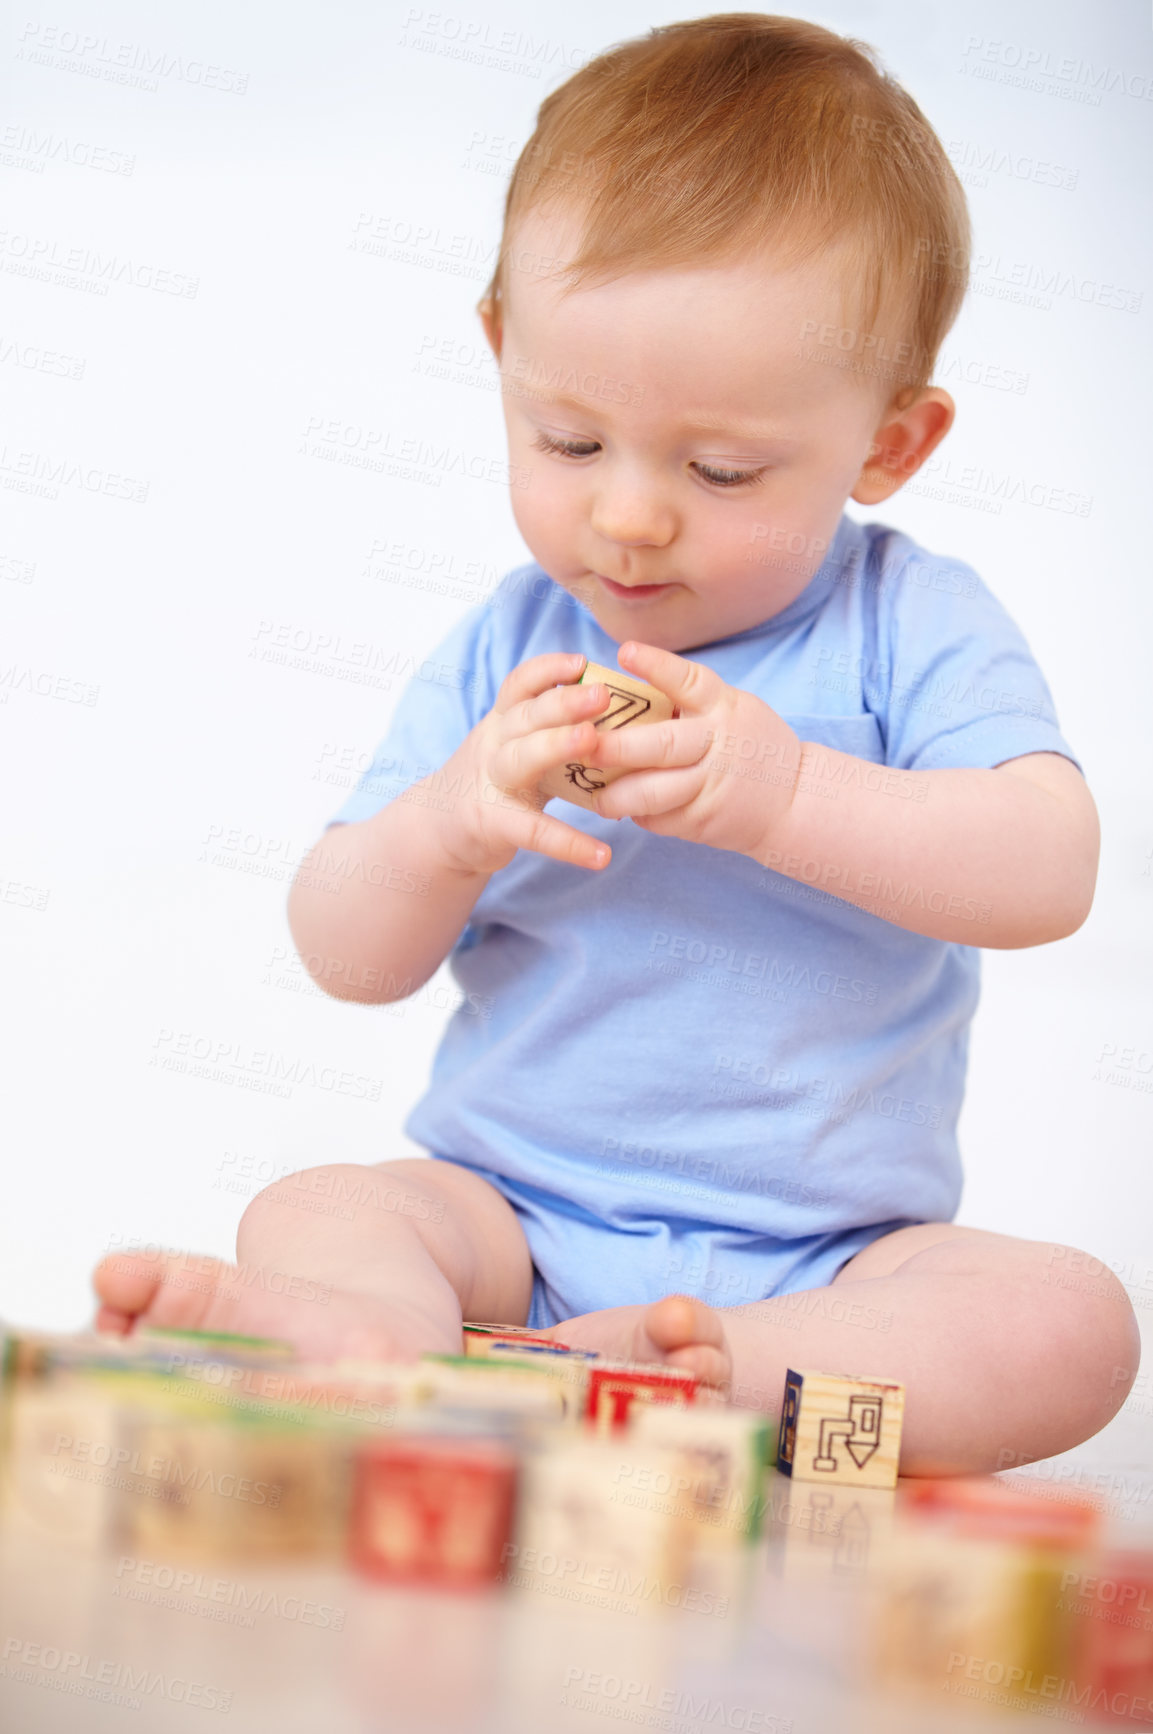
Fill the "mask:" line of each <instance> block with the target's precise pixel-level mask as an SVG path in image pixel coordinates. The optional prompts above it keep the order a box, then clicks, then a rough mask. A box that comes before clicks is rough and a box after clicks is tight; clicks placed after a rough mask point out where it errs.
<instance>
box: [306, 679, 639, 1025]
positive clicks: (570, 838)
mask: <svg viewBox="0 0 1153 1734" xmlns="http://www.w3.org/2000/svg"><path fill="white" fill-rule="evenodd" d="M584 661H585V659H584V657H583V656H580V655H569V654H562V653H557V654H552V655H547V656H534V657H532V658H530V659H529V660H528V661H527V662H523V663H521V664H520V665H519V666H518V667H516V668H514V669H513V670H512V672H511V673H510V674H509V675H508V677H507V679H506V680H505V682H504V684H503V685H502V686H501V689H500V692H499V693H498V694H497V698H496V702H495V704H494V705H493V708H492V710H491V711H490V712H489V713H488V715H487V716H485V717H483V718H482V719H481V721H480V722H479V723H478V724H477V726H476V728H474V729H473V730H472V731H471V732H470V733H469V734H468V735H467V736H466V738H465V740H464V741H463V742H462V743H461V745H460V747H459V748H458V749H457V751H456V752H455V753H454V754H453V755H452V757H451V758H450V759H449V760H448V761H447V763H446V764H445V765H443V766H442V767H441V769H440V770H439V771H436V772H434V773H433V774H432V775H431V776H428V777H425V778H424V779H422V781H420V782H418V783H414V784H413V785H411V787H410V788H408V789H406V790H405V791H404V792H403V793H402V794H401V795H399V796H398V797H397V798H396V799H395V800H394V801H391V802H389V804H388V805H387V806H386V807H384V808H383V809H382V810H381V811H380V812H379V813H376V814H375V815H374V816H373V817H372V818H371V819H365V820H362V821H361V822H360V823H359V824H347V825H339V826H336V827H334V828H333V829H332V830H330V831H328V832H326V833H325V835H324V836H323V837H322V838H321V839H320V841H319V842H318V843H317V844H316V845H315V847H314V848H313V849H312V850H311V851H310V852H309V854H308V855H307V856H306V858H305V860H304V861H303V862H302V863H301V866H300V868H299V870H298V872H297V875H296V879H295V881H294V883H293V886H292V890H291V892H290V894H289V902H288V921H289V927H290V928H291V931H292V937H293V941H294V942H295V944H296V947H297V949H298V951H299V952H300V954H301V957H302V958H303V960H304V963H305V966H306V968H307V969H308V971H309V974H310V975H311V976H312V978H313V980H314V981H316V982H317V983H318V985H319V986H321V987H322V988H324V989H325V991H326V992H328V993H330V994H332V995H333V996H334V997H335V998H337V999H351V1000H360V1001H363V1002H366V1003H369V1004H374V1005H380V1004H387V1003H389V1002H391V1001H393V1000H399V999H406V998H407V997H408V995H409V994H412V993H415V992H416V991H417V989H418V988H420V987H422V986H423V985H424V983H425V982H426V981H427V980H428V979H429V977H430V976H431V975H433V974H435V972H436V970H437V969H438V968H439V967H440V965H441V963H442V962H443V961H444V959H445V957H446V956H447V955H448V953H449V951H450V950H451V949H452V946H453V945H454V943H455V942H456V940H457V938H458V937H459V935H460V933H461V931H462V929H463V928H464V926H465V923H466V922H467V921H468V918H469V915H470V913H471V911H472V908H473V905H474V904H475V903H476V900H477V898H478V897H479V896H480V894H481V892H482V891H483V890H484V887H485V886H486V885H487V883H488V880H489V878H490V876H491V875H492V874H493V873H494V872H495V871H496V870H497V869H498V868H499V867H504V866H506V865H507V864H508V862H509V861H511V860H512V858H513V856H514V855H515V854H516V851H517V849H518V848H519V849H533V850H536V851H537V852H539V853H540V854H543V855H550V856H552V857H553V858H554V859H556V860H558V861H566V862H571V863H572V864H573V865H574V866H578V867H590V868H598V867H603V866H604V865H605V864H606V862H607V861H608V859H609V856H610V851H609V849H608V847H607V846H606V845H605V844H603V843H600V842H598V840H597V839H596V838H594V837H589V836H587V835H586V834H585V833H584V832H583V831H578V830H576V829H575V828H574V827H573V826H571V825H566V824H564V823H563V822H562V821H561V820H559V819H556V818H553V817H552V816H551V814H545V813H544V812H542V810H541V809H542V808H543V806H544V804H545V801H546V800H547V796H545V795H542V794H540V793H539V791H538V790H537V788H536V784H537V782H538V781H539V779H540V778H541V776H543V775H544V774H545V773H546V772H547V771H548V770H550V769H552V768H553V767H554V766H555V765H560V764H563V763H564V762H565V760H566V759H572V758H580V757H582V755H587V753H589V752H590V751H591V750H592V747H593V744H594V743H595V740H596V738H597V737H596V733H595V730H594V728H593V724H592V722H591V721H590V720H587V719H590V718H592V717H594V716H596V715H598V714H599V712H600V711H601V710H603V708H604V706H605V703H606V699H607V694H606V693H605V691H604V689H603V687H601V686H599V685H586V686H580V685H563V686H561V685H557V684H556V683H557V682H559V681H565V682H572V681H574V680H575V678H576V676H577V675H578V674H579V673H580V670H581V668H582V667H583V666H584Z"/></svg>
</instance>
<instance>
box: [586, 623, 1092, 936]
mask: <svg viewBox="0 0 1153 1734" xmlns="http://www.w3.org/2000/svg"><path fill="white" fill-rule="evenodd" d="M618 657H619V660H620V663H621V666H622V668H624V669H625V670H626V671H627V672H628V673H629V674H631V675H633V676H634V677H635V678H637V679H640V680H647V681H649V682H650V683H651V684H652V685H654V686H656V687H658V688H659V690H660V691H661V692H663V693H665V694H666V695H667V696H668V697H669V698H670V699H671V700H672V701H673V702H674V703H675V704H676V705H677V706H678V708H679V711H680V715H679V717H678V718H676V719H675V720H673V721H669V722H659V723H653V724H651V725H650V726H649V727H647V728H644V729H617V730H615V731H614V730H606V731H604V732H603V733H602V734H600V735H599V736H598V739H597V744H596V746H595V748H594V754H593V757H592V759H591V761H590V762H591V763H592V764H594V765H597V766H599V767H601V768H603V769H610V768H611V769H614V770H622V771H629V772H631V773H634V774H630V775H627V776H620V777H618V778H617V779H616V780H615V781H614V782H612V783H611V784H610V785H609V786H608V787H607V788H605V789H603V790H602V791H601V792H600V793H599V794H597V795H596V796H595V797H594V798H595V803H596V810H597V811H598V812H599V813H602V814H603V815H604V816H605V817H606V818H612V819H619V818H623V817H625V816H626V815H627V816H629V817H631V818H633V819H635V821H636V823H637V824H638V825H643V826H644V827H645V828H646V829H648V830H651V831H654V832H656V833H657V834H658V835H660V836H671V837H683V838H686V839H687V840H688V841H690V842H695V843H708V844H711V845H712V846H713V847H714V848H718V849H732V850H736V851H737V852H738V853H740V854H742V855H748V856H750V857H751V858H752V859H753V860H754V861H757V862H759V863H760V864H761V866H762V867H771V868H773V869H774V870H775V871H776V872H778V873H782V874H784V875H785V876H786V877H787V878H790V879H798V880H800V881H801V882H802V883H804V884H806V885H812V886H814V887H816V888H818V889H821V890H824V891H827V892H829V893H830V894H831V895H833V896H834V897H842V898H844V899H845V900H846V901H847V902H849V903H855V904H857V905H858V906H859V907H860V908H862V909H867V910H869V911H870V912H871V913H873V914H875V915H879V916H880V917H881V918H882V919H883V920H885V921H890V922H892V923H893V924H894V925H895V926H897V927H904V928H907V929H908V930H909V931H910V932H911V933H923V934H926V935H928V936H929V937H930V938H932V939H948V940H955V941H957V942H958V943H960V944H962V945H983V946H999V947H1009V946H1020V945H1041V944H1043V943H1044V942H1045V941H1047V940H1051V939H1062V938H1064V936H1065V935H1066V934H1069V933H1072V932H1074V931H1075V929H1076V928H1078V927H1080V925H1081V923H1082V922H1083V921H1084V919H1085V917H1086V915H1087V914H1088V913H1089V906H1090V904H1091V902H1092V899H1093V885H1094V881H1095V878H1096V872H1097V850H1098V836H1099V833H1098V825H1097V809H1096V807H1095V806H1094V804H1093V797H1092V796H1091V795H1090V793H1089V790H1088V788H1087V787H1086V784H1085V780H1084V778H1083V777H1082V776H1081V773H1080V771H1078V769H1077V767H1076V766H1075V765H1074V764H1073V763H1072V762H1071V761H1070V760H1069V759H1066V758H1064V757H1062V755H1061V754H1060V753H1056V752H1034V753H1027V754H1022V755H1021V756H1019V757H1017V758H1014V759H1007V760H1006V761H1005V762H1004V763H1002V764H1001V765H999V766H997V767H996V768H995V769H993V770H979V769H957V770H939V771H937V770H933V771H906V770H899V769H897V768H896V767H894V766H890V765H877V764H873V763H872V761H871V760H868V759H859V758H854V757H853V756H852V755H851V754H849V753H841V752H837V751H836V750H835V749H834V748H832V747H825V746H819V745H816V744H815V743H813V742H809V741H802V740H801V739H800V737H799V736H798V735H797V733H796V731H795V730H794V729H792V728H791V727H790V726H789V724H788V723H787V722H786V721H785V719H784V718H783V717H782V716H779V715H778V714H777V712H776V711H775V710H772V709H771V708H770V706H769V705H767V704H765V702H764V700H763V699H760V698H758V697H757V696H756V695H755V694H754V693H750V692H745V691H744V690H743V689H742V688H740V687H732V686H729V685H728V684H727V683H726V682H725V681H723V680H722V679H721V678H720V676H719V675H718V674H716V673H715V672H714V671H713V670H712V669H711V668H709V667H707V666H706V665H705V664H704V663H697V662H691V661H689V660H688V659H687V658H685V657H682V656H677V655H674V654H673V653H672V652H671V651H667V650H661V649H658V648H657V647H656V646H655V645H650V644H643V643H641V642H639V641H638V640H636V639H629V640H627V641H626V642H625V643H624V644H622V645H621V647H620V651H619V652H618Z"/></svg>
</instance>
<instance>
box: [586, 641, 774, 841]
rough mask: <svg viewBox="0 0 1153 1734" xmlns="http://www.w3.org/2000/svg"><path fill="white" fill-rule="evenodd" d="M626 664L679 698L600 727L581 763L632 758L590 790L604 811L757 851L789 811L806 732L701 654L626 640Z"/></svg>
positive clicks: (669, 832)
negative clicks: (670, 710)
mask: <svg viewBox="0 0 1153 1734" xmlns="http://www.w3.org/2000/svg"><path fill="white" fill-rule="evenodd" d="M617 661H618V662H619V663H620V665H621V667H622V668H623V669H624V670H625V672H626V673H628V674H631V675H632V676H634V678H635V679H637V680H645V681H648V683H649V685H650V686H655V687H657V688H658V689H659V690H660V691H661V692H663V693H665V694H666V695H667V697H669V698H670V699H671V700H672V701H673V703H674V704H675V705H678V706H679V707H680V713H681V714H680V716H679V717H677V718H675V719H674V720H673V721H671V722H661V723H651V724H649V725H648V726H647V727H646V728H643V729H618V730H615V731H609V730H604V731H600V730H597V731H595V732H596V746H595V748H594V750H593V752H592V754H591V755H585V754H583V753H582V757H584V758H585V762H586V763H588V764H592V765H597V766H600V767H601V768H602V769H604V770H609V769H615V768H616V767H617V766H623V767H626V768H627V769H628V770H629V772H630V773H631V774H630V775H628V776H622V777H617V778H616V779H615V780H614V781H613V782H612V783H610V784H609V785H608V786H607V788H605V789H604V790H603V792H602V793H600V794H597V795H596V796H594V797H593V799H594V801H595V805H596V810H597V812H598V813H601V814H603V816H604V817H605V818H606V819H624V818H630V819H632V820H633V822H634V823H635V824H637V825H640V826H642V827H643V828H644V829H645V830H646V831H653V832H655V833H656V834H657V835H658V836H661V837H683V838H684V839H685V840H686V842H690V843H708V844H710V845H711V846H712V847H713V848H714V849H732V850H735V851H736V852H737V853H738V854H741V855H755V854H756V853H757V851H758V850H759V849H760V848H761V847H762V846H763V845H764V843H765V840H766V838H767V837H768V836H769V834H770V833H771V832H772V830H773V829H774V828H775V826H776V825H777V824H778V823H779V821H780V820H781V819H782V818H783V817H784V815H785V814H786V813H787V812H788V809H789V805H790V803H791V801H792V797H793V789H794V787H795V784H796V779H797V772H798V769H799V766H800V755H801V741H800V737H799V735H797V733H796V732H795V730H793V729H791V728H790V727H789V725H788V723H786V722H785V721H783V719H782V718H781V717H779V716H778V715H777V713H776V711H775V710H772V709H770V707H769V706H768V705H767V704H765V703H764V701H763V700H762V699H759V698H756V697H755V696H754V695H753V694H752V693H751V692H744V691H742V690H741V688H740V687H735V686H729V685H728V684H727V683H726V682H725V681H723V680H722V679H721V677H720V675H719V674H715V673H714V672H713V670H712V669H711V668H706V667H705V665H704V663H701V662H689V661H688V660H687V658H685V657H683V656H676V655H674V653H673V652H672V651H671V650H658V649H657V647H656V646H655V645H652V644H641V643H638V642H637V640H635V639H628V640H626V641H625V643H624V644H622V645H621V647H620V650H619V651H618V653H617Z"/></svg>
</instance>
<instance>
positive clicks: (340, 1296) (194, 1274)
mask: <svg viewBox="0 0 1153 1734" xmlns="http://www.w3.org/2000/svg"><path fill="white" fill-rule="evenodd" d="M92 1282H93V1286H94V1288H95V1289H96V1293H97V1296H98V1298H99V1301H100V1306H99V1308H98V1310H97V1314H96V1328H97V1330H101V1331H112V1332H115V1333H116V1334H118V1335H120V1336H124V1335H127V1334H128V1332H130V1331H131V1330H133V1329H134V1328H135V1326H136V1325H138V1324H151V1325H159V1326H164V1327H167V1328H168V1329H170V1330H187V1331H220V1332H227V1333H229V1334H231V1335H236V1336H246V1337H279V1338H282V1339H283V1340H285V1341H287V1342H290V1343H292V1344H293V1345H294V1346H295V1348H296V1352H297V1354H298V1356H299V1357H300V1358H301V1359H302V1360H322V1361H326V1360H337V1359H340V1358H342V1357H347V1358H349V1359H354V1360H372V1361H410V1360H415V1359H416V1358H417V1356H419V1355H421V1354H423V1353H425V1352H426V1351H431V1352H433V1353H440V1354H460V1352H461V1346H462V1345H461V1335H460V1326H459V1324H455V1325H454V1323H453V1322H452V1321H449V1320H445V1319H439V1318H437V1317H435V1316H434V1315H433V1314H432V1313H431V1312H424V1311H422V1309H421V1308H420V1306H419V1305H418V1304H416V1303H414V1302H410V1301H407V1300H406V1301H397V1302H393V1301H390V1300H384V1299H381V1298H378V1297H377V1296H375V1295H362V1294H353V1293H349V1292H345V1291H343V1290H340V1289H333V1288H332V1287H330V1286H329V1285H328V1284H327V1283H322V1282H316V1281H314V1280H312V1279H310V1278H305V1277H298V1276H290V1275H287V1274H286V1273H285V1272H284V1271H276V1270H265V1269H262V1268H260V1267H258V1266H252V1265H248V1266H240V1265H235V1264H224V1263H222V1262H221V1260H219V1259H215V1258H202V1257H199V1256H197V1255H196V1254H195V1253H159V1254H158V1253H154V1252H151V1251H148V1252H124V1253H115V1254H113V1255H112V1256H110V1257H108V1258H105V1259H103V1260H102V1261H101V1262H100V1264H99V1265H98V1266H97V1267H96V1270H95V1272H94V1273H93V1278H92Z"/></svg>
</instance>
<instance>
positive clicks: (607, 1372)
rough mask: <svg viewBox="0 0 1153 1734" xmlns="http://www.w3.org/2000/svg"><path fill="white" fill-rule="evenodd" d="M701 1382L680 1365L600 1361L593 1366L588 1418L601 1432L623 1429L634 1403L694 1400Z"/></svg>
mask: <svg viewBox="0 0 1153 1734" xmlns="http://www.w3.org/2000/svg"><path fill="white" fill-rule="evenodd" d="M699 1386H700V1381H699V1380H698V1379H697V1377H696V1376H695V1374H693V1373H686V1372H684V1371H683V1370H682V1369H681V1368H679V1367H661V1366H653V1367H647V1366H640V1367H638V1366H630V1365H625V1364H616V1363H614V1362H612V1361H608V1362H605V1361H598V1362H595V1363H594V1364H593V1366H591V1367H590V1368H589V1384H588V1410H587V1414H588V1420H589V1425H590V1426H591V1427H592V1428H593V1430H594V1431H595V1432H597V1433H615V1432H621V1431H623V1429H624V1428H625V1427H627V1425H628V1418H629V1410H630V1409H631V1408H632V1406H633V1404H634V1403H679V1404H682V1405H683V1404H685V1403H694V1402H695V1401H696V1397H697V1391H698V1389H699Z"/></svg>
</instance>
